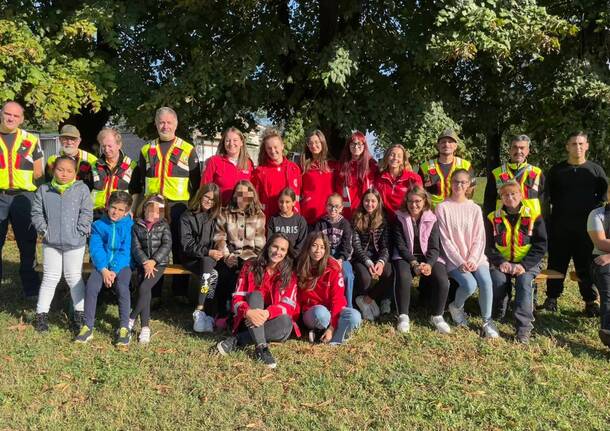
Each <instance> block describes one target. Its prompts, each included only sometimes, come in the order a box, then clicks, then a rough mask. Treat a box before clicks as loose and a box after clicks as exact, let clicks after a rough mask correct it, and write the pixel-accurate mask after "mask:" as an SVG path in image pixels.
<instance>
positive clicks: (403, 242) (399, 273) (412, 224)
mask: <svg viewBox="0 0 610 431" xmlns="http://www.w3.org/2000/svg"><path fill="white" fill-rule="evenodd" d="M430 208H431V205H430V199H429V197H428V194H427V193H426V192H425V190H424V189H423V188H421V187H415V188H414V189H411V190H410V191H409V192H408V193H407V195H406V196H405V200H404V203H403V205H402V208H401V209H400V210H399V211H398V212H396V218H397V221H396V224H395V225H394V234H393V237H394V242H395V244H396V249H397V254H398V257H399V259H397V260H394V269H395V271H396V284H395V292H396V299H397V303H398V313H399V315H398V324H397V327H396V329H397V330H398V331H399V332H408V331H409V303H410V301H411V283H412V282H413V277H415V276H417V275H419V276H421V281H420V284H419V286H420V289H422V288H423V287H424V281H427V283H425V289H431V290H432V292H431V293H432V295H431V298H430V299H431V302H432V316H431V317H430V322H431V323H432V324H433V325H434V326H435V328H436V330H437V331H438V332H440V333H441V334H449V333H450V332H451V329H450V328H449V325H447V322H445V320H444V319H443V311H444V310H445V303H446V302H447V294H448V293H449V278H448V277H447V269H446V267H445V261H444V260H443V259H442V258H441V257H440V251H441V244H440V232H439V228H438V223H437V221H436V217H435V215H434V213H433V212H432V211H431V209H430ZM422 290H423V289H422Z"/></svg>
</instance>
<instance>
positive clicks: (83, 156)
mask: <svg viewBox="0 0 610 431" xmlns="http://www.w3.org/2000/svg"><path fill="white" fill-rule="evenodd" d="M60 155H61V156H64V155H65V153H64V152H63V151H61V152H60V153H59V155H57V154H53V155H52V156H50V157H49V159H48V160H47V175H48V176H49V177H53V168H54V167H55V160H57V158H58V157H59V156H60ZM96 161H97V157H95V156H94V155H93V154H91V153H89V152H87V151H85V150H81V149H80V148H79V149H78V156H77V159H76V179H78V180H82V179H83V176H84V175H87V174H89V172H90V171H91V170H92V169H93V165H94V164H95V162H96Z"/></svg>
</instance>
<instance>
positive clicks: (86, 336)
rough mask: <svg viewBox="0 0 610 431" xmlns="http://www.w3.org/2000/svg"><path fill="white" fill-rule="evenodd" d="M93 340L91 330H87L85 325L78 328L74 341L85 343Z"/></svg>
mask: <svg viewBox="0 0 610 431" xmlns="http://www.w3.org/2000/svg"><path fill="white" fill-rule="evenodd" d="M92 338H93V328H89V327H88V326H87V325H83V326H82V327H81V328H80V332H79V333H78V335H77V336H76V338H75V339H74V341H75V342H77V343H86V342H88V341H89V340H91V339H92Z"/></svg>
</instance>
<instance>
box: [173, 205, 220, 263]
mask: <svg viewBox="0 0 610 431" xmlns="http://www.w3.org/2000/svg"><path fill="white" fill-rule="evenodd" d="M215 223H216V220H214V219H211V218H209V216H208V214H207V213H204V212H199V213H193V212H192V211H190V210H188V211H185V212H184V214H182V216H181V217H180V243H181V246H182V259H183V260H184V261H185V263H191V262H196V261H200V260H201V259H203V258H204V257H206V256H207V255H208V252H209V251H210V249H212V248H213V247H214V226H215Z"/></svg>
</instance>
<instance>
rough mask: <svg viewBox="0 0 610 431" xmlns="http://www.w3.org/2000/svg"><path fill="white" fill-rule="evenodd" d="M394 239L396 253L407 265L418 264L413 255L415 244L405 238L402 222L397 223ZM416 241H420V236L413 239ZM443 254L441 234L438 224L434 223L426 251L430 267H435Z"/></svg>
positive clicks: (393, 233) (394, 228) (394, 229)
mask: <svg viewBox="0 0 610 431" xmlns="http://www.w3.org/2000/svg"><path fill="white" fill-rule="evenodd" d="M407 222H408V223H411V219H408V221H407ZM392 237H393V239H394V245H395V246H396V251H397V252H398V255H399V256H400V257H401V258H402V259H404V260H405V261H407V263H411V262H417V259H416V258H415V256H414V255H413V252H412V250H413V244H411V241H410V240H409V238H407V237H406V236H405V233H404V231H403V229H402V224H401V223H400V221H396V223H394V226H393V231H392ZM413 240H414V241H419V240H420V238H419V235H418V236H417V237H415V238H413ZM440 254H441V233H440V229H439V227H438V222H434V226H432V230H431V231H430V237H429V238H428V249H427V251H426V256H425V258H426V260H425V263H427V264H428V265H430V266H433V265H434V264H435V263H436V262H437V261H438V258H439V256H440Z"/></svg>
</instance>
